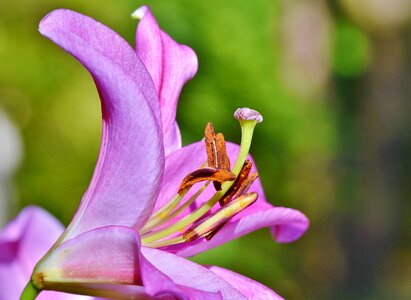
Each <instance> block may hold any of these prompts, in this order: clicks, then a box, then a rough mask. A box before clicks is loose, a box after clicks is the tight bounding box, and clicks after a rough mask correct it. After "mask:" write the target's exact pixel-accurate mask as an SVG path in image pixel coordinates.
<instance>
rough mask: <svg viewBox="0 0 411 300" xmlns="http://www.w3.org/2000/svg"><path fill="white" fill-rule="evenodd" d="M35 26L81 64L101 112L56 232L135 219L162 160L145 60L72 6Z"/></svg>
mask: <svg viewBox="0 0 411 300" xmlns="http://www.w3.org/2000/svg"><path fill="white" fill-rule="evenodd" d="M39 30H40V32H41V33H42V34H43V35H45V36H46V37H48V38H49V39H51V40H52V41H53V42H55V43H56V44H58V45H59V46H61V47H62V48H63V49H64V50H66V51H67V52H69V53H70V54H72V55H73V56H74V57H75V58H77V59H78V60H79V61H80V62H81V63H82V64H83V65H84V66H85V67H86V68H87V69H88V71H89V72H90V74H91V75H92V76H93V79H94V81H95V83H96V86H97V89H98V91H99V94H100V100H101V104H102V112H103V129H102V142H101V149H100V154H99V158H98V162H97V165H96V168H95V171H94V175H93V178H92V181H91V183H90V185H89V187H88V189H87V191H86V193H85V194H84V196H83V199H82V201H81V204H80V207H79V210H78V211H77V213H76V215H75V216H74V219H73V221H72V222H71V224H70V225H69V228H68V231H67V232H66V234H65V237H64V240H68V239H70V238H73V237H74V236H77V235H79V234H81V233H83V232H86V231H88V230H90V229H93V228H98V227H102V226H106V225H124V226H134V227H136V228H139V227H141V226H142V224H143V223H144V222H145V220H146V219H147V217H148V216H149V215H150V213H151V210H152V207H153V205H154V200H155V198H156V196H157V192H158V185H159V183H160V181H161V177H162V172H163V163H164V157H163V142H162V133H161V124H160V123H159V120H160V116H159V114H158V111H159V109H158V99H157V96H156V91H155V88H154V85H153V82H152V80H151V78H150V76H149V74H148V72H147V70H146V68H145V67H144V65H143V63H142V62H141V61H140V60H139V58H138V57H137V55H136V53H135V52H134V50H133V49H132V48H131V47H130V46H129V45H128V44H127V43H126V42H125V41H124V40H123V39H122V38H121V37H119V36H118V35H117V34H116V33H115V32H113V31H112V30H111V29H109V28H108V27H106V26H104V25H102V24H101V23H99V22H97V21H95V20H93V19H91V18H89V17H87V16H84V15H81V14H79V13H76V12H73V11H70V10H64V9H60V10H56V11H54V12H51V13H50V14H49V15H47V16H46V17H45V18H44V19H43V20H42V21H41V23H40V28H39Z"/></svg>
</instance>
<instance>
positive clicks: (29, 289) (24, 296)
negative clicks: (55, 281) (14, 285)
mask: <svg viewBox="0 0 411 300" xmlns="http://www.w3.org/2000/svg"><path fill="white" fill-rule="evenodd" d="M40 292H41V291H40V290H38V289H37V288H36V287H35V286H34V285H33V283H32V282H31V280H30V281H29V283H27V285H26V287H25V288H24V290H23V293H21V296H20V300H34V299H36V297H37V295H38V294H40Z"/></svg>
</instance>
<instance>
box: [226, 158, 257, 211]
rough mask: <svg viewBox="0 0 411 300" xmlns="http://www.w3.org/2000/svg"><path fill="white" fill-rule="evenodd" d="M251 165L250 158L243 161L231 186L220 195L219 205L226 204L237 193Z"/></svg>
mask: <svg viewBox="0 0 411 300" xmlns="http://www.w3.org/2000/svg"><path fill="white" fill-rule="evenodd" d="M252 166H253V164H252V163H251V161H250V160H248V159H247V160H246V161H245V162H244V165H243V167H242V169H241V171H240V174H238V176H237V178H236V179H235V181H234V182H233V184H232V185H231V187H230V188H229V189H228V191H227V192H226V193H225V194H224V196H223V197H221V199H220V200H219V202H220V205H221V206H224V205H225V204H227V203H228V202H229V201H230V199H231V198H233V196H234V195H236V194H237V192H238V190H239V189H240V188H241V186H242V185H243V184H244V182H245V181H246V179H247V177H248V174H250V171H251V167H252Z"/></svg>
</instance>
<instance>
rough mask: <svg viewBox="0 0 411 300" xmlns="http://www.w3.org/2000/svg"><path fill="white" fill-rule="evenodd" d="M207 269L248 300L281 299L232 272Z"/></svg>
mask: <svg viewBox="0 0 411 300" xmlns="http://www.w3.org/2000/svg"><path fill="white" fill-rule="evenodd" d="M208 269H209V270H210V271H212V272H213V273H215V274H217V275H218V276H219V277H221V278H222V279H224V280H225V281H227V282H228V283H229V284H231V285H232V286H233V287H235V288H236V289H237V290H238V291H239V292H240V293H241V294H243V295H244V296H245V297H247V299H250V300H281V299H283V298H282V297H281V296H279V295H278V294H277V293H276V292H274V291H273V290H270V289H269V288H268V287H266V286H264V285H262V284H261V283H259V282H257V281H254V280H252V279H250V278H247V277H245V276H242V275H240V274H237V273H235V272H233V271H230V270H227V269H224V268H220V267H217V266H209V267H208Z"/></svg>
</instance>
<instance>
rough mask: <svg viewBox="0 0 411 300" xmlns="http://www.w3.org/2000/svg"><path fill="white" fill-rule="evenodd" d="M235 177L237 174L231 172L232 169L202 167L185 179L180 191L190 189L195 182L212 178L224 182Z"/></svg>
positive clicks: (211, 179)
mask: <svg viewBox="0 0 411 300" xmlns="http://www.w3.org/2000/svg"><path fill="white" fill-rule="evenodd" d="M234 179H235V175H234V174H233V173H231V171H227V170H223V169H213V168H202V169H198V170H195V171H194V172H191V173H190V174H188V175H187V176H186V177H185V178H184V179H183V182H181V185H180V188H179V190H178V193H179V194H180V193H183V192H184V191H185V190H188V189H190V188H191V187H192V186H193V185H194V184H196V183H198V182H201V181H206V180H210V181H217V182H219V183H224V182H226V181H233V180H234Z"/></svg>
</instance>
